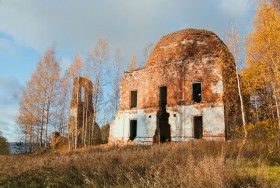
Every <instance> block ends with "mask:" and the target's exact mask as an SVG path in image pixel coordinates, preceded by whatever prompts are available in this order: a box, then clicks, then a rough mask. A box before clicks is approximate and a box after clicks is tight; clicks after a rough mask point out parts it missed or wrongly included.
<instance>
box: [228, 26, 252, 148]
mask: <svg viewBox="0 0 280 188" xmlns="http://www.w3.org/2000/svg"><path fill="white" fill-rule="evenodd" d="M226 43H227V46H228V47H229V50H230V51H231V53H232V55H233V57H234V60H235V61H233V62H234V67H235V76H236V81H237V89H238V96H239V100H240V111H241V117H242V126H243V130H244V140H243V143H245V142H246V139H247V135H248V133H247V130H246V119H245V109H244V102H243V97H242V92H241V83H240V77H239V70H238V66H240V65H241V57H242V54H241V47H240V34H239V32H238V30H237V27H236V26H235V24H234V22H233V21H232V22H231V25H230V28H229V29H228V32H227V34H226Z"/></svg>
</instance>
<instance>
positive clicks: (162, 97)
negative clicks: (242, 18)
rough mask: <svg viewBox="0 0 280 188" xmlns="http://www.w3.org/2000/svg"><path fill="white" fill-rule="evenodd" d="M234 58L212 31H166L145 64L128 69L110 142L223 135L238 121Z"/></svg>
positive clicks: (142, 141) (176, 139)
mask: <svg viewBox="0 0 280 188" xmlns="http://www.w3.org/2000/svg"><path fill="white" fill-rule="evenodd" d="M237 113H238V93H237V87H236V75H235V63H234V59H233V57H232V55H231V53H230V52H229V50H228V48H227V47H226V45H225V44H224V43H223V42H222V41H221V40H220V39H219V37H218V36H217V35H215V34H214V33H213V32H210V31H206V30H198V29H185V30H181V31H177V32H174V33H171V34H168V35H165V36H163V37H162V38H161V39H160V40H159V42H158V43H157V45H156V46H155V48H154V50H153V52H152V53H151V55H150V57H149V59H148V61H147V63H146V66H145V67H143V68H139V69H136V70H131V71H127V72H125V74H124V76H123V78H122V82H121V98H120V110H119V112H118V113H117V114H116V116H115V119H114V120H113V121H112V122H111V124H110V134H109V143H110V144H117V143H124V144H127V143H136V144H152V143H159V142H170V141H189V140H194V139H205V140H225V139H227V137H228V130H229V128H230V127H231V126H234V125H236V124H237V121H238V118H237Z"/></svg>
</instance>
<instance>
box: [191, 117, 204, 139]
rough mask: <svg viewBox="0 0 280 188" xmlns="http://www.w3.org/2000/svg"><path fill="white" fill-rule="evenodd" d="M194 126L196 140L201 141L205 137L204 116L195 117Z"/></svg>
mask: <svg viewBox="0 0 280 188" xmlns="http://www.w3.org/2000/svg"><path fill="white" fill-rule="evenodd" d="M193 126H194V138H195V139H201V138H202V136H203V128H202V116H194V118H193Z"/></svg>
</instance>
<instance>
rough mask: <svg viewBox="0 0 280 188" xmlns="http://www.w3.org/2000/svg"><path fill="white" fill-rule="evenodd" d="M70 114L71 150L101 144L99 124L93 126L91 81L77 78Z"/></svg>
mask: <svg viewBox="0 0 280 188" xmlns="http://www.w3.org/2000/svg"><path fill="white" fill-rule="evenodd" d="M70 113H71V114H70V121H69V137H70V139H69V140H70V146H71V148H75V146H77V147H80V146H88V145H94V144H99V143H100V139H101V133H100V128H99V126H98V124H97V123H95V124H94V125H93V115H94V114H93V113H94V111H93V107H92V82H91V81H90V80H89V79H86V78H83V77H76V78H75V80H74V84H73V93H72V100H71V104H70Z"/></svg>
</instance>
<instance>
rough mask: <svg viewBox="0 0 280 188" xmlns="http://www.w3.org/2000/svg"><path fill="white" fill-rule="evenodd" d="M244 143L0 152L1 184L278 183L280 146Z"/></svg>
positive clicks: (225, 185) (225, 184)
mask: <svg viewBox="0 0 280 188" xmlns="http://www.w3.org/2000/svg"><path fill="white" fill-rule="evenodd" d="M241 146H242V141H239V140H234V141H230V142H214V141H196V142H187V143H169V144H160V145H152V146H126V147H118V146H114V147H109V146H95V147H94V148H91V149H88V150H87V151H76V152H73V153H66V154H61V153H59V152H57V151H52V152H49V153H44V154H33V155H18V156H1V157H0V187H1V186H2V187H73V186H78V187H84V186H86V187H87V186H88V187H133V186H134V187H279V186H280V178H279V177H280V166H279V165H278V164H279V163H280V147H279V145H278V146H275V144H274V143H273V142H268V141H266V142H264V143H258V147H255V143H254V141H253V140H252V141H250V140H248V142H247V143H246V145H245V146H244V147H241ZM240 148H241V149H240ZM257 148H259V149H257ZM265 148H266V149H265ZM268 151H269V152H268Z"/></svg>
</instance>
